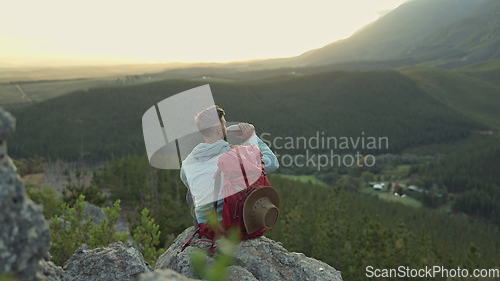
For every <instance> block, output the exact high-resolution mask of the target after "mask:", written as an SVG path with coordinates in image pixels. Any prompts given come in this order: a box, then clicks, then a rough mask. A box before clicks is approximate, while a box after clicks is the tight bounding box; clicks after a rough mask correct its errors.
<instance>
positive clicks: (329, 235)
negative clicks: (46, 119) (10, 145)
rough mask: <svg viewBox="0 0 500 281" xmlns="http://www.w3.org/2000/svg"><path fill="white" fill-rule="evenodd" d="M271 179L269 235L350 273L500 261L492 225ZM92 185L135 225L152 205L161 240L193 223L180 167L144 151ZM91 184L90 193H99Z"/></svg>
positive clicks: (354, 276) (355, 276) (358, 276)
mask: <svg viewBox="0 0 500 281" xmlns="http://www.w3.org/2000/svg"><path fill="white" fill-rule="evenodd" d="M271 182H272V184H273V186H274V187H275V188H276V189H277V190H278V191H279V193H280V195H281V200H282V201H281V202H282V204H281V205H282V207H281V213H280V220H279V224H278V225H277V227H276V228H275V229H273V230H272V231H270V232H269V233H268V234H267V235H268V236H269V237H270V238H272V239H275V240H277V241H281V242H282V243H283V244H284V246H285V247H287V248H288V249H290V250H293V251H298V252H303V253H304V254H306V255H309V256H312V257H315V258H318V259H321V260H322V261H325V262H327V263H329V264H332V265H335V266H336V267H337V268H338V269H339V270H341V271H342V274H343V277H344V279H345V280H363V278H364V277H365V276H364V268H365V267H366V266H367V265H373V266H376V267H380V268H385V267H391V266H394V265H395V264H398V265H399V264H404V265H412V266H414V267H419V266H425V265H429V264H440V265H445V266H446V265H448V266H456V265H457V264H459V265H461V266H464V267H469V268H474V267H477V266H479V265H480V266H481V267H494V266H495V265H497V262H498V251H500V242H499V241H498V239H497V238H498V235H499V234H500V233H499V232H498V229H496V228H494V227H491V226H488V225H486V224H483V223H480V222H474V221H472V220H470V219H468V218H466V217H463V216H455V215H449V214H445V213H439V212H437V211H430V210H426V209H414V208H411V207H406V206H403V205H401V204H398V203H387V202H384V201H381V200H379V199H377V198H376V197H372V196H368V195H364V194H360V193H356V192H350V191H346V190H343V189H341V188H338V187H333V186H328V185H321V186H320V185H315V184H313V183H308V182H298V181H295V180H290V179H286V178H283V177H282V176H280V175H273V176H272V177H271ZM92 186H93V187H94V188H98V190H101V191H106V193H108V194H110V198H109V199H110V200H109V201H110V202H112V201H114V200H116V199H120V200H121V205H122V209H123V210H124V213H125V214H126V215H125V217H126V218H127V220H128V221H129V222H130V224H131V226H132V227H135V226H136V225H138V224H139V223H140V222H139V220H140V215H139V212H140V210H142V209H143V208H145V207H147V208H148V209H149V210H150V214H151V217H152V218H154V220H155V222H157V223H158V224H159V230H160V231H161V235H160V241H161V243H160V244H159V245H158V247H163V246H168V245H170V243H171V241H172V239H173V238H174V237H175V235H176V234H178V233H179V232H181V231H183V230H184V228H186V227H187V226H189V225H191V224H192V218H191V215H190V212H189V209H188V208H187V205H186V203H185V192H186V190H187V189H186V188H185V187H184V186H183V185H182V183H181V182H180V180H179V173H178V172H177V171H164V170H163V171H162V170H157V169H154V168H151V167H150V166H149V164H148V162H147V160H146V158H145V157H142V156H135V157H126V158H122V159H117V160H116V161H113V162H111V163H109V164H108V165H106V166H104V167H103V168H102V169H101V170H100V171H99V172H98V173H97V174H96V176H95V178H94V181H93V185H92ZM34 188H35V187H32V189H31V193H34V190H33V189H34ZM85 190H86V189H83V192H84V193H86V194H87V199H88V200H92V199H93V198H96V195H95V194H94V195H92V193H91V192H90V190H88V191H89V192H86V191H85ZM50 199H51V200H53V198H50ZM49 202H52V201H49ZM60 239H64V238H63V237H61V238H60Z"/></svg>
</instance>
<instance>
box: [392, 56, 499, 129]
mask: <svg viewBox="0 0 500 281" xmlns="http://www.w3.org/2000/svg"><path fill="white" fill-rule="evenodd" d="M499 71H500V64H496V67H493V65H492V64H489V66H488V68H479V67H475V68H464V69H460V70H444V69H438V68H418V67H416V68H415V67H414V68H408V69H403V70H401V72H402V73H404V74H405V75H407V76H408V77H410V78H411V79H413V80H414V81H416V82H417V84H418V85H419V87H421V88H422V89H423V90H424V91H426V92H427V93H428V94H429V95H430V96H432V97H434V98H436V99H437V100H439V101H440V102H442V103H443V104H446V105H448V106H450V107H451V108H453V109H455V110H457V111H459V112H461V113H463V114H464V115H466V116H468V117H470V118H472V119H474V120H476V121H479V122H481V123H484V124H487V125H488V126H490V127H492V128H496V129H497V130H498V129H500V110H499V108H500V83H499V82H498V81H496V82H495V81H493V80H492V79H490V76H491V75H492V74H494V73H498V72H499ZM497 77H498V76H497Z"/></svg>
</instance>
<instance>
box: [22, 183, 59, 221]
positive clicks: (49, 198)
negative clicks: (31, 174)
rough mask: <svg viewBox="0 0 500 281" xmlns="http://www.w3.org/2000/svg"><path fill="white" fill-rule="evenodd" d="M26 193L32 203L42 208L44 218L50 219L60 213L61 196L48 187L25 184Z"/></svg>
mask: <svg viewBox="0 0 500 281" xmlns="http://www.w3.org/2000/svg"><path fill="white" fill-rule="evenodd" d="M26 193H27V194H28V197H29V198H30V199H31V200H33V202H35V203H37V204H39V205H42V206H43V215H44V216H45V218H51V217H53V216H55V215H59V214H60V213H61V205H62V199H61V196H60V195H59V194H58V193H57V191H55V190H54V189H53V188H52V187H50V186H48V185H37V184H31V183H28V184H26Z"/></svg>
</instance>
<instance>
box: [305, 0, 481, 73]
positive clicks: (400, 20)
mask: <svg viewBox="0 0 500 281" xmlns="http://www.w3.org/2000/svg"><path fill="white" fill-rule="evenodd" d="M487 2H488V1H487V0H476V1H470V0H440V1H436V0H413V1H409V2H407V3H405V4H403V5H401V6H400V7H398V8H397V9H395V10H394V11H392V12H390V13H389V14H387V15H386V16H384V17H382V18H380V19H379V20H377V21H375V22H374V23H372V24H370V25H368V26H367V27H365V28H363V29H362V30H360V31H358V32H357V33H355V34H354V35H352V36H351V37H349V38H347V39H345V40H341V41H338V42H334V43H332V44H330V45H327V46H325V47H323V48H320V49H317V50H312V51H309V52H307V53H305V54H303V55H301V56H299V57H298V58H297V59H296V60H297V62H298V63H302V64H305V65H318V64H331V63H340V62H355V61H384V60H394V59H401V58H408V57H416V58H418V57H420V55H418V56H416V55H415V52H411V50H412V49H413V48H414V47H415V46H420V45H421V44H422V42H426V41H424V40H425V39H426V38H427V37H429V36H431V35H433V32H434V31H435V30H439V29H441V28H443V27H445V26H448V25H450V24H452V23H454V22H457V21H460V20H462V19H464V18H466V17H469V16H471V15H472V14H474V13H475V12H476V11H477V10H478V9H479V8H481V7H482V5H483V4H484V3H487ZM450 28H452V27H450ZM472 28H474V27H472ZM433 36H438V35H436V34H434V35H433ZM419 51H421V49H420V50H419Z"/></svg>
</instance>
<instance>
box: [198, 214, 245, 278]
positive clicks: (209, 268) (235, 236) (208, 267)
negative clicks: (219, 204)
mask: <svg viewBox="0 0 500 281" xmlns="http://www.w3.org/2000/svg"><path fill="white" fill-rule="evenodd" d="M208 223H209V225H210V226H211V228H213V229H214V227H215V229H218V228H219V227H216V226H215V225H216V224H219V226H220V223H219V222H218V221H217V217H216V216H209V217H208ZM239 242H240V232H239V231H238V230H237V229H230V230H229V231H227V233H226V235H225V236H224V237H223V238H221V239H219V240H217V250H218V251H217V253H216V254H215V256H214V259H213V261H211V262H210V261H209V257H208V253H207V251H206V250H202V249H195V250H194V251H193V252H192V254H191V262H192V264H193V267H194V270H195V272H196V274H198V276H200V277H201V278H202V279H203V280H208V281H224V280H227V267H228V266H230V265H231V264H232V262H233V259H234V255H235V253H236V250H237V247H238V244H239Z"/></svg>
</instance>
